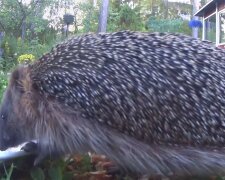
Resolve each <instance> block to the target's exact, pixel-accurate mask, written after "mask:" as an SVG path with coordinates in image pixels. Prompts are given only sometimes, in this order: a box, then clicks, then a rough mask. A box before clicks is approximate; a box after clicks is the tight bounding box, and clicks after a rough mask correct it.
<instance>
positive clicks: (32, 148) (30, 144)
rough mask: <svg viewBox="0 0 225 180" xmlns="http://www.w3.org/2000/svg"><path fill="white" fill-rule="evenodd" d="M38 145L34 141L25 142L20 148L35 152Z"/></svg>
mask: <svg viewBox="0 0 225 180" xmlns="http://www.w3.org/2000/svg"><path fill="white" fill-rule="evenodd" d="M37 148H38V145H37V143H35V142H32V141H30V142H28V143H26V144H25V145H24V146H23V147H22V148H21V149H20V150H22V151H25V152H27V153H37Z"/></svg>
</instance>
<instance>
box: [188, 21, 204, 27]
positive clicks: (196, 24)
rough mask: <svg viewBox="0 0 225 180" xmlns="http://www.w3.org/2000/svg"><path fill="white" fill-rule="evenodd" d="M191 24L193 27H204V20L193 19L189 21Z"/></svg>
mask: <svg viewBox="0 0 225 180" xmlns="http://www.w3.org/2000/svg"><path fill="white" fill-rule="evenodd" d="M189 26H190V27H191V28H201V27H202V22H201V21H199V20H195V19H192V20H191V21H190V22H189Z"/></svg>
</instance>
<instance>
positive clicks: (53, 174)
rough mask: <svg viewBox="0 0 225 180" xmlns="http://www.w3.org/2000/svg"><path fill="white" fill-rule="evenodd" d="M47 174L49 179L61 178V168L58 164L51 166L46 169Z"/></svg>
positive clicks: (57, 179) (56, 179)
mask: <svg viewBox="0 0 225 180" xmlns="http://www.w3.org/2000/svg"><path fill="white" fill-rule="evenodd" d="M48 175H49V177H50V179H51V180H62V179H63V178H62V168H61V167H60V166H56V167H51V168H50V169H49V170H48Z"/></svg>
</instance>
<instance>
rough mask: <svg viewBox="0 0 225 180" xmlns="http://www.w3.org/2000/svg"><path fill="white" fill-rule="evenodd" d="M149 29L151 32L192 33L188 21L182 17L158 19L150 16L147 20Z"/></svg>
mask: <svg viewBox="0 0 225 180" xmlns="http://www.w3.org/2000/svg"><path fill="white" fill-rule="evenodd" d="M147 27H148V30H149V31H151V32H171V33H184V34H189V35H190V34H191V29H190V28H189V27H188V22H187V21H184V20H182V19H170V20H168V19H157V18H155V17H150V18H149V20H148V22H147Z"/></svg>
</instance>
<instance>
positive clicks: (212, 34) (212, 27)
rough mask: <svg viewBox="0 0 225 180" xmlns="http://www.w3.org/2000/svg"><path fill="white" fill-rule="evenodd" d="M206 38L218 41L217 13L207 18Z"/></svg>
mask: <svg viewBox="0 0 225 180" xmlns="http://www.w3.org/2000/svg"><path fill="white" fill-rule="evenodd" d="M205 39H206V40H209V41H212V42H216V14H213V15H212V16H210V17H208V18H206V19H205Z"/></svg>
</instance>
